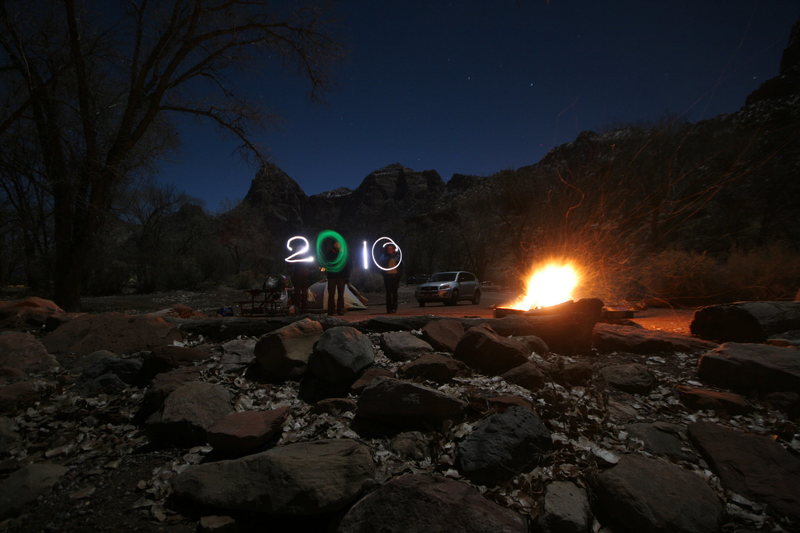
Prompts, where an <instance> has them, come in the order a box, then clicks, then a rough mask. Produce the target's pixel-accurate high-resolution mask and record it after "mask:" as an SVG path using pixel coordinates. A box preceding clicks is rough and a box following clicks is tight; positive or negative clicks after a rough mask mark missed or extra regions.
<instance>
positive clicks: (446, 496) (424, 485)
mask: <svg viewBox="0 0 800 533" xmlns="http://www.w3.org/2000/svg"><path fill="white" fill-rule="evenodd" d="M336 531H337V532H338V533H373V532H375V531H381V532H383V533H428V532H434V531H453V532H456V531H458V532H465V533H484V532H488V531H491V532H493V533H495V532H496V533H525V532H526V531H528V527H527V524H526V523H525V519H524V518H523V517H522V516H521V515H519V514H517V513H515V512H514V511H511V510H510V509H506V508H504V507H501V506H499V505H497V504H496V503H494V502H492V501H491V500H489V499H487V498H484V497H483V496H482V495H481V493H480V492H478V491H477V490H476V489H475V488H473V487H471V486H469V485H467V484H466V483H462V482H460V481H455V480H452V479H447V478H443V477H440V476H430V475H422V474H418V475H411V474H410V475H404V476H400V477H398V478H395V479H392V480H391V481H389V482H388V483H386V484H385V485H383V486H382V487H380V488H379V489H378V490H376V491H374V492H372V493H370V494H369V495H368V496H365V497H364V498H362V499H361V500H359V501H358V502H356V504H355V505H354V506H353V507H352V508H350V510H349V511H348V512H347V514H346V515H345V516H344V518H343V519H342V521H341V523H340V524H339V528H338V529H337V530H336Z"/></svg>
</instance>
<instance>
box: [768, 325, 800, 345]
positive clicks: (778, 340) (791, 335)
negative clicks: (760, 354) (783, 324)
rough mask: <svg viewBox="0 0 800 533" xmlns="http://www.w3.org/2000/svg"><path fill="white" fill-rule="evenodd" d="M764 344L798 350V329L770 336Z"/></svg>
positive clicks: (799, 340) (799, 343)
mask: <svg viewBox="0 0 800 533" xmlns="http://www.w3.org/2000/svg"><path fill="white" fill-rule="evenodd" d="M766 342H767V344H771V345H773V346H792V347H794V348H800V329H793V330H791V331H784V332H783V333H776V334H775V335H770V336H769V338H768V339H767V341H766Z"/></svg>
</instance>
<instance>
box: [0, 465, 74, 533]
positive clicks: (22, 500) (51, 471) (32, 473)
mask: <svg viewBox="0 0 800 533" xmlns="http://www.w3.org/2000/svg"><path fill="white" fill-rule="evenodd" d="M68 470H69V468H67V467H65V466H61V465H56V464H50V463H34V464H31V465H28V466H25V467H23V468H20V469H19V470H17V471H16V472H14V473H13V474H11V475H10V476H9V477H7V478H6V479H4V480H2V481H0V520H2V519H4V518H8V517H9V516H15V515H17V514H19V513H20V511H21V510H22V509H23V508H24V507H25V505H27V504H29V503H32V502H33V501H35V500H36V498H38V497H39V496H40V495H41V494H42V493H44V492H45V491H47V490H49V489H50V488H51V487H53V485H55V484H56V483H58V480H59V479H60V478H61V477H62V476H63V475H64V474H66V473H67V471H68Z"/></svg>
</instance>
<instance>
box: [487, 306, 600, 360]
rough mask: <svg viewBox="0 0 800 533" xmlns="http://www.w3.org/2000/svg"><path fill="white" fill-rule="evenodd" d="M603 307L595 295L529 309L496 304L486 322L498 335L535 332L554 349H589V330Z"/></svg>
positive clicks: (557, 350)
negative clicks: (492, 317) (496, 306)
mask: <svg viewBox="0 0 800 533" xmlns="http://www.w3.org/2000/svg"><path fill="white" fill-rule="evenodd" d="M602 309H603V302H602V301H601V300H599V299H597V298H582V299H580V300H578V301H569V302H564V303H562V304H558V305H553V306H550V307H544V308H541V309H532V310H529V311H520V310H518V309H512V308H508V307H498V308H496V309H495V317H496V318H494V319H490V320H487V321H485V322H486V323H487V324H489V325H490V326H491V327H492V329H494V330H495V331H496V332H497V333H499V334H500V335H536V336H537V337H539V338H541V339H542V340H543V341H545V342H546V343H547V345H548V346H549V347H550V350H551V351H554V352H558V353H562V354H576V353H589V352H591V350H592V330H593V329H594V325H595V323H597V321H598V320H599V319H600V314H601V312H602Z"/></svg>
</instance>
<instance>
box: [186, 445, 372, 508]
mask: <svg viewBox="0 0 800 533" xmlns="http://www.w3.org/2000/svg"><path fill="white" fill-rule="evenodd" d="M374 472H375V465H374V463H373V461H372V456H371V455H370V451H369V448H367V447H366V446H364V445H363V444H360V443H358V442H356V441H354V440H350V439H338V440H317V441H314V442H301V443H296V444H288V445H286V446H279V447H277V448H272V449H270V450H267V451H265V452H261V453H258V454H255V455H248V456H246V457H243V458H241V459H233V460H229V461H218V462H214V463H206V464H201V465H196V466H191V467H188V468H187V469H186V470H184V471H183V472H181V473H180V474H178V475H177V476H176V477H175V478H174V480H173V483H172V488H173V491H174V495H175V498H176V499H177V500H178V501H179V502H181V503H183V504H188V505H191V506H194V507H198V508H200V509H204V510H205V509H209V508H210V509H225V510H242V511H256V512H259V513H270V514H283V515H316V514H321V513H326V512H331V511H337V510H339V509H342V508H344V507H346V506H347V505H349V504H350V503H352V502H353V501H354V500H355V499H356V498H357V497H358V496H359V494H360V493H361V491H362V489H363V488H364V486H365V485H366V484H367V483H368V482H369V481H370V480H371V479H372V477H373V475H374Z"/></svg>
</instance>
